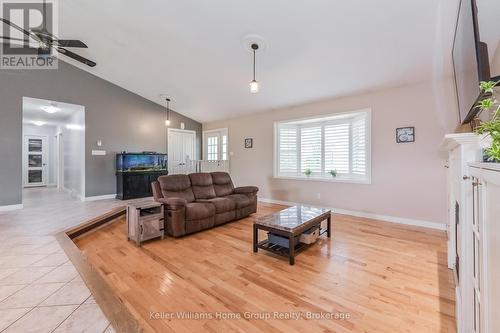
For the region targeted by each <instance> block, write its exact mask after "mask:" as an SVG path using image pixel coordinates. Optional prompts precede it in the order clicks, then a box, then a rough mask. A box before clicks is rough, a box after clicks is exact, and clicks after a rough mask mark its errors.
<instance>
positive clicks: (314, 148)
mask: <svg viewBox="0 0 500 333" xmlns="http://www.w3.org/2000/svg"><path fill="white" fill-rule="evenodd" d="M321 142H322V140H321V126H317V127H304V128H301V129H300V171H301V172H304V171H305V170H306V169H310V170H311V171H312V172H313V173H320V172H321V158H322V156H321Z"/></svg>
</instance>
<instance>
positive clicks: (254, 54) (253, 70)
mask: <svg viewBox="0 0 500 333" xmlns="http://www.w3.org/2000/svg"><path fill="white" fill-rule="evenodd" d="M253 80H254V81H255V50H253Z"/></svg>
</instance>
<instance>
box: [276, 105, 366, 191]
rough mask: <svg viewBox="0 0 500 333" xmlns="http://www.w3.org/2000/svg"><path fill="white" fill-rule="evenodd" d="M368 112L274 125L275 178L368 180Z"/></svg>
mask: <svg viewBox="0 0 500 333" xmlns="http://www.w3.org/2000/svg"><path fill="white" fill-rule="evenodd" d="M369 119H370V118H369V112H360V111H358V112H353V113H352V114H346V113H343V114H341V115H330V116H322V117H318V118H315V119H306V120H297V121H289V122H282V123H277V126H276V131H277V132H276V140H277V141H276V143H275V144H276V152H277V154H278V156H277V157H275V158H276V161H275V163H276V170H275V172H276V175H277V176H280V175H281V176H285V177H299V178H305V177H307V176H306V175H305V174H304V172H305V171H306V170H307V169H310V170H311V171H312V174H311V175H310V178H311V179H314V178H320V179H328V180H332V179H333V178H332V176H331V175H330V174H329V173H330V171H331V170H336V171H337V177H335V179H334V180H338V181H342V180H356V181H362V182H366V181H368V182H369V181H370V179H369V178H370V163H369V162H370V161H369V160H368V158H369V156H370V151H369V147H370V146H369V143H370V142H369V139H370V138H369V137H368V133H369V124H370V122H369Z"/></svg>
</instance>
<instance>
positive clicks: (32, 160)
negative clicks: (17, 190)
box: [23, 135, 47, 187]
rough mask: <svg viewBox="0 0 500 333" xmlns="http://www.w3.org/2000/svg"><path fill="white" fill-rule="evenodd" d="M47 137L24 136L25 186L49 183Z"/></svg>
mask: <svg viewBox="0 0 500 333" xmlns="http://www.w3.org/2000/svg"><path fill="white" fill-rule="evenodd" d="M46 155H47V137H46V136H37V135H26V136H25V137H24V158H23V163H24V166H23V170H24V175H23V179H24V187H33V186H45V185H47V180H46V177H47V175H46V174H47V172H46V165H47V156H46Z"/></svg>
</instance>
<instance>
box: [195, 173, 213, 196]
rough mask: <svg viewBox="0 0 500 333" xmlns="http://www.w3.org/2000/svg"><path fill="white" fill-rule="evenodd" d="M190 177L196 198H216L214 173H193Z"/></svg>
mask: <svg viewBox="0 0 500 333" xmlns="http://www.w3.org/2000/svg"><path fill="white" fill-rule="evenodd" d="M189 179H190V180H191V186H192V189H193V193H194V197H195V198H196V199H212V198H215V190H214V186H213V184H212V175H210V174H209V173H206V172H200V173H192V174H190V175H189Z"/></svg>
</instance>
